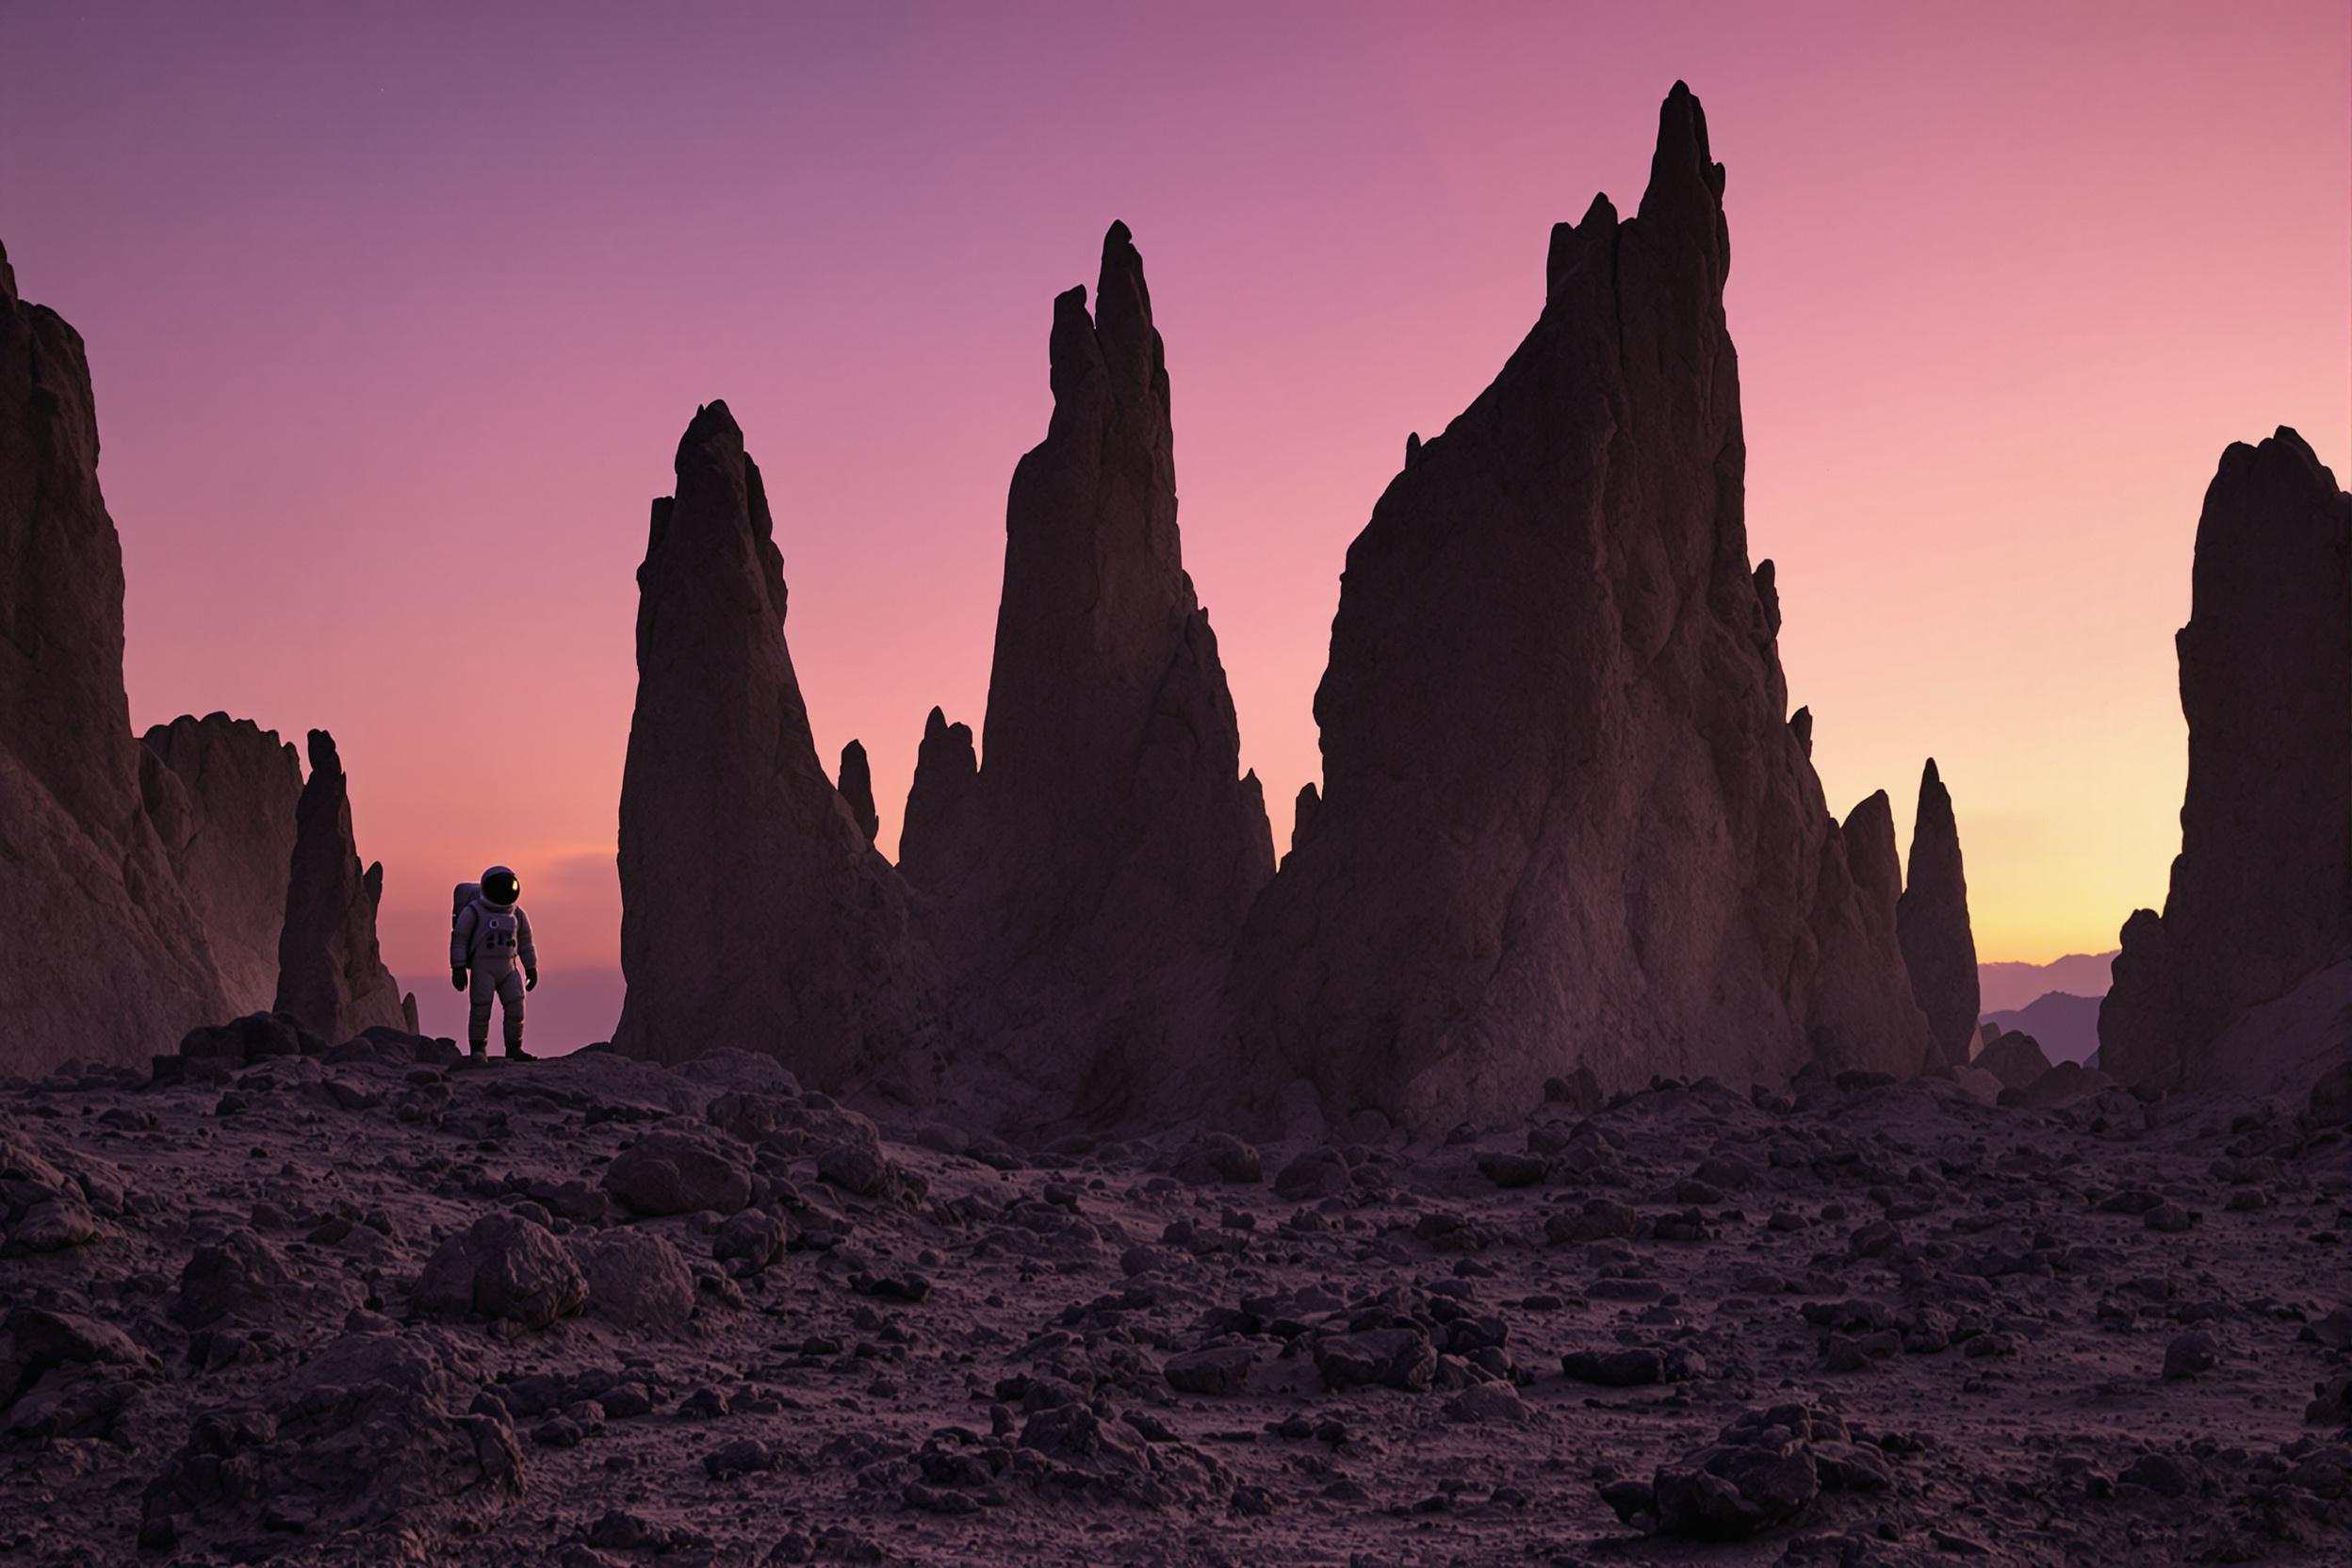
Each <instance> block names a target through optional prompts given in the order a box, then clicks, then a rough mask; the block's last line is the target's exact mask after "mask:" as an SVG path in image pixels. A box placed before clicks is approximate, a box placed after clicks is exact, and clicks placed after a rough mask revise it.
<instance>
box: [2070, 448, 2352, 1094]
mask: <svg viewBox="0 0 2352 1568" xmlns="http://www.w3.org/2000/svg"><path fill="white" fill-rule="evenodd" d="M2175 645H2176V647H2177V650H2178V653H2179V657H2180V711H2181V713H2182V715H2183V716H2184V717H2185V718H2186V719H2187V720H2188V728H2189V777H2188V789H2187V792H2186V795H2185V796H2184V798H2183V800H2182V802H2181V806H2180V854H2179V855H2178V856H2177V857H2176V858H2174V860H2173V862H2172V881H2171V886H2170V889H2169V890H2167V892H2166V894H2165V897H2164V912H2163V914H2161V915H2159V914H2157V913H2156V912H2155V911H2153V910H2148V909H2141V910H2137V911H2135V912H2134V913H2133V914H2132V916H2131V919H2130V920H2128V921H2127V922H2125V923H2124V926H2123V948H2122V951H2121V952H2120V953H2119V954H2117V955H2116V957H2115V983H2114V985H2113V986H2112V987H2111V988H2109V990H2108V992H2107V995H2106V998H2105V1000H2104V1001H2103V1002H2102V1003H2101V1004H2100V1006H2099V1067H2100V1068H2101V1070H2104V1071H2105V1072H2107V1073H2108V1074H2110V1075H2111V1076H2113V1077H2114V1078H2115V1079H2116V1080H2117V1081H2118V1082H2120V1083H2123V1084H2125V1085H2128V1086H2135V1087H2137V1086H2155V1087H2180V1086H2215V1087H2227V1088H2232V1089H2238V1090H2242V1091H2248V1092H2258V1093H2260V1092H2273V1091H2285V1092H2290V1093H2294V1094H2297V1095H2299V1094H2301V1093H2303V1092H2305V1091H2307V1090H2308V1088H2309V1087H2310V1086H2311V1083H2312V1082H2313V1080H2315V1079H2316V1078H2317V1077H2318V1075H2319V1074H2320V1073H2321V1072H2324V1071H2325V1070H2327V1069H2328V1068H2330V1067H2333V1066H2335V1065H2337V1063H2339V1062H2341V1061H2342V1059H2343V1049H2344V1040H2345V1039H2346V1038H2347V1037H2352V495H2346V494H2345V493H2344V491H2342V490H2340V489H2339V488H2337V485H2336V480H2335V476H2334V475H2333V474H2331V473H2330V472H2328V470H2327V468H2326V467H2325V466H2323V465H2322V464H2321V463H2320V461H2319V459H2318V458H2317V457H2316V456H2315V455H2313V453H2312V451H2311V447H2310V446H2309V445H2308V444H2307V443H2305V441H2304V440H2303V438H2302V437H2301V436H2299V435H2297V434H2296V433H2295V432H2294V431H2292V430H2288V429H2286V428H2284V427H2283V426H2282V427H2280V429H2279V430H2278V433H2276V434H2274V435H2273V436H2271V437H2270V439H2268V440H2266V441H2263V442H2262V444H2261V445H2260V446H2258V447H2248V446H2246V445H2244V444H2242V443H2241V444H2234V445H2232V446H2231V447H2230V448H2229V449H2228V450H2227V451H2225V452H2223V453H2222V455H2221V466H2220V467H2219V469H2218V470H2217V471H2216V472H2215V474H2214V476H2213V483H2212V484H2211V485H2210V486H2209V487H2208V488H2207V489H2206V492H2205V505H2204V511H2203V513H2202V515H2200V516H2199V517H2198V519H2197V554H2196V562H2195V565H2194V567H2193V569H2192V573H2191V581H2190V608H2189V622H2188V625H2186V626H2184V627H2182V628H2181V629H2180V635H2179V637H2178V638H2176V639H2175Z"/></svg>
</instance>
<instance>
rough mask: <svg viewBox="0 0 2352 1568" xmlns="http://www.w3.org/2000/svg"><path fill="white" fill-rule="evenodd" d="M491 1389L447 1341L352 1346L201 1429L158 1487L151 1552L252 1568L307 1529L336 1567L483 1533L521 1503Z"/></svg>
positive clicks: (414, 1338) (415, 1335)
mask: <svg viewBox="0 0 2352 1568" xmlns="http://www.w3.org/2000/svg"><path fill="white" fill-rule="evenodd" d="M480 1381H481V1378H480V1373H479V1370H478V1368H476V1367H475V1366H473V1365H472V1364H470V1362H469V1361H468V1360H467V1358H466V1353H465V1352H464V1350H463V1349H462V1348H460V1347H459V1346H458V1345H457V1344H455V1343H454V1342H453V1341H452V1340H451V1339H450V1338H449V1337H448V1336H447V1335H446V1334H445V1333H444V1332H442V1331H435V1330H412V1331H408V1332H406V1333H380V1332H379V1333H367V1332H360V1333H347V1334H345V1335H343V1336H342V1337H341V1338H339V1339H336V1340H334V1341H332V1342H331V1343H330V1344H328V1345H327V1347H326V1348H324V1349H322V1350H320V1351H319V1353H318V1354H317V1355H316V1356H313V1357H312V1358H311V1359H310V1360H309V1361H308V1362H307V1363H305V1364H303V1365H302V1366H301V1367H300V1368H298V1369H296V1370H295V1371H294V1372H292V1373H290V1374H288V1375H287V1376H286V1377H284V1378H281V1379H279V1380H277V1381H276V1382H275V1383H273V1384H271V1385H270V1387H269V1388H267V1389H266V1390H264V1391H263V1393H262V1394H261V1396H260V1397H259V1398H258V1399H256V1400H253V1401H252V1402H244V1403H237V1404H231V1405H226V1406H219V1407H215V1408H213V1409H210V1410H207V1411H204V1412H203V1413H200V1414H198V1415H197V1416H196V1418H195V1420H194V1421H193V1423H192V1424H191V1425H190V1427H189V1429H188V1438H187V1441H186V1442H185V1443H184V1444H182V1446H180V1448H179V1449H178V1450H177V1451H176V1452H175V1453H173V1454H172V1456H171V1457H170V1458H169V1459H167V1460H166V1461H165V1462H164V1466H163V1469H162V1470H161V1472H160V1473H158V1474H157V1475H156V1476H155V1479H154V1480H153V1481H151V1482H150V1483H149V1484H148V1486H147V1489H146V1493H145V1495H144V1497H143V1499H142V1502H143V1510H142V1514H141V1519H140V1524H139V1545H140V1546H142V1547H144V1548H147V1549H149V1550H154V1551H162V1550H168V1549H170V1548H172V1547H174V1546H179V1545H183V1544H188V1545H194V1544H199V1543H204V1544H210V1543H218V1544H220V1545H221V1547H222V1548H224V1549H225V1555H226V1556H229V1557H232V1558H239V1559H244V1558H251V1557H253V1556H254V1555H255V1554H256V1550H257V1544H260V1543H267V1542H270V1541H271V1539H272V1537H277V1538H279V1539H285V1535H284V1532H286V1530H287V1529H288V1528H289V1527H290V1526H292V1525H293V1523H294V1522H297V1521H299V1528H300V1530H301V1535H300V1537H299V1540H300V1542H301V1544H302V1549H303V1550H304V1551H305V1552H317V1551H321V1550H324V1551H326V1552H327V1553H328V1554H329V1555H336V1556H350V1555H365V1554H366V1553H367V1552H368V1551H371V1550H372V1551H378V1552H380V1551H381V1550H382V1549H383V1546H384V1542H385V1540H386V1539H387V1538H388V1537H389V1538H394V1539H399V1540H401V1541H405V1542H408V1543H410V1544H412V1547H413V1545H414V1544H415V1543H417V1542H419V1541H427V1542H429V1541H433V1540H438V1539H446V1538H448V1537H450V1536H455V1535H463V1534H479V1533H480V1532H481V1530H482V1527H483V1526H484V1525H485V1524H486V1523H487V1522H488V1521H489V1520H490V1519H491V1518H492V1517H494V1516H495V1515H496V1514H497V1513H498V1512H499V1511H503V1510H504V1509H506V1508H508V1507H510V1506H512V1505H513V1504H515V1503H516V1502H518V1501H520V1500H521V1498H522V1495H523V1476H522V1450H521V1447H520V1446H519V1445H518V1444H517V1443H516V1442H515V1429H514V1428H513V1426H512V1425H510V1424H509V1423H508V1421H507V1420H506V1418H505V1417H504V1416H503V1415H502V1414H498V1413H496V1412H497V1410H498V1407H497V1405H496V1404H495V1402H485V1401H481V1400H474V1401H473V1402H472V1404H471V1406H470V1408H469V1404H468V1401H469V1399H470V1398H471V1391H472V1390H473V1389H474V1388H476V1387H478V1386H479V1384H480ZM338 1545H339V1546H340V1547H341V1548H342V1550H340V1551H337V1550H336V1548H337V1546H338ZM191 1555H202V1556H209V1555H213V1554H211V1553H209V1552H200V1553H195V1554H191ZM410 1555H413V1553H412V1554H410Z"/></svg>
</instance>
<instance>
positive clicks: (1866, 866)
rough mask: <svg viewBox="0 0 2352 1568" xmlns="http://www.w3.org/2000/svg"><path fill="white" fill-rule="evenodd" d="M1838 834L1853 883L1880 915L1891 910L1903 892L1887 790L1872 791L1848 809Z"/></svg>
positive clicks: (1893, 813)
mask: <svg viewBox="0 0 2352 1568" xmlns="http://www.w3.org/2000/svg"><path fill="white" fill-rule="evenodd" d="M1838 836H1839V837H1840V838H1842V839H1843V840H1844V841H1845V846H1846V868H1847V870H1848V871H1849V872H1851V873H1852V874H1853V876H1854V886H1855V887H1856V888H1858V889H1859V890H1861V891H1862V892H1863V893H1864V894H1865V895H1866V896H1867V897H1869V898H1870V901H1871V903H1872V905H1873V906H1874V907H1875V909H1876V910H1877V911H1878V912H1880V913H1881V914H1882V915H1883V914H1884V913H1886V912H1888V911H1891V910H1892V909H1893V908H1894V907H1895V901H1896V900H1897V899H1898V898H1899V897H1900V896H1901V895H1902V892H1903V863H1902V861H1901V860H1899V859H1898V858H1896V855H1895V809H1894V806H1893V804H1892V803H1891V802H1890V801H1888V800H1887V792H1886V791H1884V790H1879V791H1875V792H1872V793H1871V794H1870V796H1869V797H1868V798H1867V799H1865V800H1863V801H1862V802H1860V803H1859V804H1858V805H1856V806H1855V807H1854V809H1853V810H1851V811H1849V812H1847V813H1846V820H1845V822H1844V823H1842V824H1841V825H1839V827H1838Z"/></svg>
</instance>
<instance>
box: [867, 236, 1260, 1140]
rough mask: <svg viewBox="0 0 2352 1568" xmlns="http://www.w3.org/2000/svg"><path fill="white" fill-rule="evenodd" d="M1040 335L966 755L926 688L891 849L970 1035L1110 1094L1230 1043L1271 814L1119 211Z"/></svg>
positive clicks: (1124, 1092) (1101, 1113)
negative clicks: (981, 710)
mask: <svg viewBox="0 0 2352 1568" xmlns="http://www.w3.org/2000/svg"><path fill="white" fill-rule="evenodd" d="M1048 358H1049V368H1050V378H1051V384H1052V387H1053V393H1054V413H1053V417H1052V420H1051V422H1050V423H1049V425H1048V427H1047V431H1046V436H1045V439H1044V440H1043V441H1042V442H1040V443H1039V444H1038V445H1037V447H1035V448H1034V449H1031V450H1030V451H1029V452H1028V453H1027V454H1026V455H1025V456H1023V457H1022V458H1021V462H1020V464H1019V466H1017V467H1016V468H1015V470H1014V473H1013V481H1012V488H1011V493H1010V496H1009V498H1008V499H1007V502H1006V506H1005V581H1004V593H1003V597H1002V599H1001V601H1000V604H999V608H998V612H997V623H996V645H995V655H994V662H993V664H992V666H991V669H990V673H989V681H988V713H987V717H986V721H985V723H984V725H983V728H982V737H981V745H980V750H979V759H978V762H979V765H978V769H977V773H976V776H974V777H972V779H971V781H970V783H969V785H968V786H967V785H966V784H965V783H964V782H963V779H964V777H965V776H964V774H963V768H964V758H965V757H966V755H967V751H966V744H968V743H963V744H959V743H957V742H956V738H955V736H954V733H953V731H952V730H949V729H948V728H947V727H945V726H944V721H943V720H942V719H941V717H940V716H939V714H937V713H934V714H933V716H932V723H931V726H930V727H928V728H927V729H926V733H925V736H924V742H923V754H922V758H921V760H919V764H918V768H917V775H916V783H915V790H914V793H913V795H912V796H910V798H909V800H908V803H907V842H906V844H905V847H904V849H903V851H902V858H903V859H904V861H905V863H906V866H907V874H908V876H909V878H910V879H911V880H913V881H914V882H915V883H916V884H917V885H919V886H922V887H923V888H924V889H925V890H929V891H933V892H935V893H936V895H937V905H936V907H937V910H938V914H937V916H936V918H934V919H931V920H930V921H928V922H927V928H928V929H930V930H931V932H932V933H933V936H934V938H935V940H936V941H937V943H938V946H939V950H940V952H941V953H942V955H943V956H944V957H945V958H946V960H947V962H948V964H949V966H950V971H951V974H952V975H953V977H954V979H955V982H956V988H957V990H958V992H959V995H960V996H961V998H962V1005H963V1007H964V1010H965V1016H966V1017H967V1019H968V1020H969V1021H970V1022H971V1024H972V1027H971V1029H970V1030H968V1032H967V1037H968V1039H969V1040H970V1041H971V1042H972V1043H974V1044H976V1045H978V1046H980V1047H981V1048H982V1049H984V1050H985V1051H987V1052H988V1053H990V1054H995V1055H997V1056H999V1057H1000V1058H1001V1059H1002V1060H1003V1061H1004V1062H1005V1065H1007V1066H1009V1067H1010V1068H1012V1069H1013V1070H1014V1071H1015V1072H1016V1073H1017V1074H1019V1075H1020V1076H1021V1077H1022V1078H1023V1079H1024V1080H1026V1081H1028V1082H1029V1083H1031V1084H1032V1085H1033V1086H1037V1087H1039V1088H1040V1089H1044V1090H1047V1091H1048V1092H1049V1094H1050V1096H1051V1097H1052V1098H1054V1100H1056V1101H1057V1102H1060V1103H1062V1104H1063V1105H1064V1106H1065V1107H1066V1108H1068V1109H1070V1110H1073V1111H1075V1112H1077V1113H1078V1114H1080V1115H1082V1116H1086V1117H1088V1118H1092V1119H1102V1118H1104V1117H1108V1116H1113V1115H1116V1114H1118V1113H1119V1111H1121V1110H1123V1109H1129V1108H1134V1107H1135V1106H1137V1105H1139V1104H1140V1103H1142V1101H1143V1099H1144V1098H1145V1097H1147V1096H1148V1095H1149V1093H1150V1092H1151V1090H1152V1086H1153V1084H1154V1082H1155V1081H1156V1080H1157V1079H1158V1078H1159V1077H1160V1076H1161V1075H1162V1074H1163V1072H1164V1070H1165V1069H1166V1067H1167V1066H1168V1064H1169V1062H1170V1061H1171V1060H1172V1059H1175V1058H1183V1057H1192V1058H1198V1057H1199V1056H1200V1055H1201V1054H1202V1053H1204V1052H1207V1051H1210V1050H1212V1049H1215V1048H1216V1047H1217V1045H1218V1044H1219V1043H1220V1041H1221V1038H1222V1037H1223V1034H1224V1031H1223V1028H1222V1025H1221V1021H1220V1020H1219V1018H1218V1015H1217V995H1218V992H1219V990H1220V988H1221V985H1222V981H1223V977H1224V974H1225V972H1226V968H1227V965H1228V962H1229V960H1230V954H1231V951H1232V946H1233V939H1234V938H1235V936H1236V934H1237V933H1238V932H1239V930H1240V927H1241V922H1242V919H1243V916H1244V914H1245V912H1246V911H1247V910H1248V908H1249V907H1250V901H1251V900H1252V899H1253V898H1254V897H1255V896H1256V895H1257V893H1258V891H1259V890H1260V889H1261V888H1263V887H1264V886H1265V885H1266V880H1267V878H1268V877H1270V876H1271V875H1272V874H1273V867H1274V851H1273V836H1272V833H1271V831H1270V830H1269V828H1268V826H1267V824H1266V805H1265V800H1264V797H1263V794H1262V793H1261V792H1260V790H1259V787H1258V782H1257V779H1256V778H1255V776H1250V775H1245V774H1244V773H1243V772H1242V770H1241V767H1240V761H1239V758H1240V734H1239V727H1238V724H1237V721H1236V719H1235V717H1234V713H1233V698H1232V696H1231V694H1229V692H1228V690H1227V687H1226V682H1225V673H1224V668H1223V666H1222V664H1221V663H1220V662H1219V661H1218V658H1217V636H1216V633H1215V632H1214V631H1212V630H1211V629H1210V626H1209V618H1208V614H1207V612H1205V611H1204V610H1202V609H1201V605H1200V602H1199V600H1198V598H1197V597H1196V596H1195V594H1194V590H1193V584H1192V579H1191V578H1190V576H1189V575H1188V574H1187V573H1186V572H1185V570H1184V561H1183V551H1182V548H1181V546H1180V542H1179V538H1178V532H1177V524H1176V470H1175V456H1174V432H1173V424H1172V420H1171V417H1170V405H1169V387H1168V368H1167V362H1166V355H1165V351H1164V350H1163V347H1162V343H1161V339H1160V335H1159V332H1158V330H1157V329H1156V327H1155V326H1154V324H1153V320H1152V298H1151V293H1150V290H1149V289H1148V288H1147V287H1146V286H1145V283H1144V275H1143V260H1142V257H1141V256H1140V255H1139V254H1138V253H1137V252H1136V250H1135V244H1134V242H1133V240H1132V238H1131V237H1130V236H1129V234H1128V231H1127V228H1126V226H1125V225H1124V224H1120V223H1114V224H1112V225H1111V228H1110V232H1109V233H1108V234H1107V235H1106V236H1105V237H1104V239H1103V255H1102V267H1101V271H1100V275H1099V278H1098V282H1097V286H1096V288H1095V296H1094V309H1093V311H1092V313H1091V314H1089V312H1088V311H1087V308H1086V290H1085V289H1084V288H1083V287H1080V288H1073V289H1070V290H1069V291H1068V292H1066V293H1064V294H1062V295H1061V296H1060V297H1058V298H1057V299H1056V300H1055V301H1054V320H1053V331H1052V335H1051V338H1050V342H1049V354H1048ZM966 793H968V795H969V804H968V807H967V806H964V805H962V804H961V803H960V801H959V796H961V795H963V794H966ZM951 819H953V820H952V821H951Z"/></svg>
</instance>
